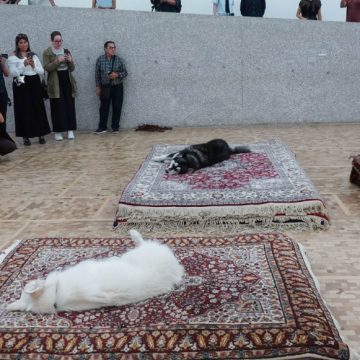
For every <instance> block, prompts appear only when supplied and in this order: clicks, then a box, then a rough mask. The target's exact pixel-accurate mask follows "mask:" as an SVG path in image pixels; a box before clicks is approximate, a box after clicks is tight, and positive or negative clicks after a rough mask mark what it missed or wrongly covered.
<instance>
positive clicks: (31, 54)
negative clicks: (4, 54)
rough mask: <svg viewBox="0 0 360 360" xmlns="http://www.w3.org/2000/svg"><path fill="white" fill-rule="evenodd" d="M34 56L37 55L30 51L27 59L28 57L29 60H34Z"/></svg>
mask: <svg viewBox="0 0 360 360" xmlns="http://www.w3.org/2000/svg"><path fill="white" fill-rule="evenodd" d="M34 55H35V54H34V53H33V52H32V51H29V52H28V53H27V54H26V57H27V58H28V59H32V58H33V56H34Z"/></svg>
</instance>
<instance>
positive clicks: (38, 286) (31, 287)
mask: <svg viewBox="0 0 360 360" xmlns="http://www.w3.org/2000/svg"><path fill="white" fill-rule="evenodd" d="M44 288H45V280H33V281H30V282H29V283H27V284H26V285H25V287H24V292H26V293H27V294H29V295H30V296H32V297H34V298H38V297H39V296H40V295H41V294H42V292H43V291H44Z"/></svg>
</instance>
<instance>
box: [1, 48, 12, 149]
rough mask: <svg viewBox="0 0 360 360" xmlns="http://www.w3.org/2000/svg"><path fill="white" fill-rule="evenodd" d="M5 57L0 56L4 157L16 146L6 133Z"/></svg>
mask: <svg viewBox="0 0 360 360" xmlns="http://www.w3.org/2000/svg"><path fill="white" fill-rule="evenodd" d="M5 55H6V54H3V55H2V54H0V155H6V154H8V153H10V152H12V151H14V150H15V149H16V144H15V143H14V141H13V139H11V137H10V136H9V134H8V133H7V132H6V112H7V105H8V93H7V91H6V87H5V81H4V76H6V77H7V76H9V73H10V71H9V68H8V66H7V64H6V56H5Z"/></svg>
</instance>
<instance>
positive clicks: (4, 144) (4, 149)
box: [0, 111, 17, 156]
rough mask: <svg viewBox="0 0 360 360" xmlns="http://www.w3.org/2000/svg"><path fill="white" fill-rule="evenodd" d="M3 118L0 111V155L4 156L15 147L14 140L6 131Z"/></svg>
mask: <svg viewBox="0 0 360 360" xmlns="http://www.w3.org/2000/svg"><path fill="white" fill-rule="evenodd" d="M4 123H5V119H4V117H3V115H2V113H1V111H0V155H1V156H4V155H6V154H9V153H11V152H13V151H14V150H16V149H17V147H16V144H15V142H14V140H13V139H12V138H11V137H10V136H9V134H8V133H7V132H6V129H5V127H3V126H2V125H4Z"/></svg>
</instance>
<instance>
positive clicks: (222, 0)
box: [213, 0, 234, 16]
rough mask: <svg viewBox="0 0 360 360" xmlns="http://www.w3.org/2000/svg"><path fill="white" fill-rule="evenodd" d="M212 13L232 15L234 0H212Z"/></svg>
mask: <svg viewBox="0 0 360 360" xmlns="http://www.w3.org/2000/svg"><path fill="white" fill-rule="evenodd" d="M213 14H214V15H220V16H234V0H213Z"/></svg>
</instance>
